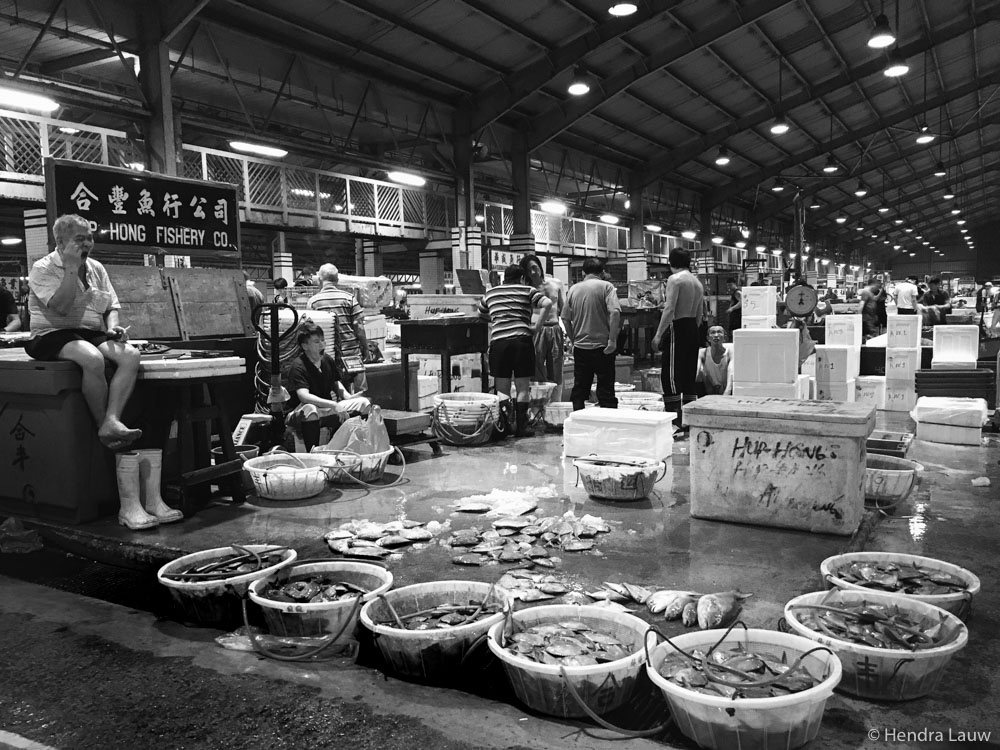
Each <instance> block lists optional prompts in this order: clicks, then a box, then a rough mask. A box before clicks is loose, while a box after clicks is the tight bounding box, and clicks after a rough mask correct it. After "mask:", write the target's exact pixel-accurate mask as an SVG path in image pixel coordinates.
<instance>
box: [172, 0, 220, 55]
mask: <svg viewBox="0 0 1000 750" xmlns="http://www.w3.org/2000/svg"><path fill="white" fill-rule="evenodd" d="M208 3H209V0H197V2H195V4H194V5H193V6H192V7H191V9H190V10H189V11H188V12H187V13H185V14H184V15H183V16H181V18H180V19H179V20H178V21H177V23H175V24H174V25H173V26H172V27H171V28H170V29H168V30H167V32H166V33H165V34H164V35H163V39H162V40H161V41H162V42H163V43H164V44H170V42H171V41H173V38H174V37H175V36H177V35H178V34H179V33H180V32H181V30H182V29H183V28H184V27H185V26H187V25H188V24H189V23H191V21H192V20H194V17H195V16H197V15H198V14H199V13H200V12H201V11H202V9H203V8H204V7H205V6H206V5H208Z"/></svg>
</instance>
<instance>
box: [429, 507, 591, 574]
mask: <svg viewBox="0 0 1000 750" xmlns="http://www.w3.org/2000/svg"><path fill="white" fill-rule="evenodd" d="M610 531H611V526H610V525H608V523H607V522H606V521H605V520H604V519H602V518H598V517H597V516H591V515H585V516H583V517H582V518H577V517H576V515H574V513H573V511H567V512H566V513H564V514H563V515H561V516H544V517H542V518H538V517H536V516H507V517H505V518H498V519H497V520H496V521H494V522H493V523H492V528H490V529H483V528H481V527H479V526H470V527H469V528H466V529H459V530H457V531H455V532H454V533H453V534H452V536H451V537H450V538H448V539H446V540H445V543H446V544H448V545H450V546H451V547H452V548H453V549H454V548H463V549H465V552H464V553H463V554H460V555H456V556H455V557H453V558H452V562H453V563H455V564H456V565H487V564H490V563H493V562H500V563H520V564H525V565H540V566H542V567H546V568H553V567H555V566H556V565H558V564H559V563H560V562H561V561H562V560H561V559H560V558H559V557H556V556H553V555H552V554H550V550H551V551H561V552H589V551H590V550H593V549H594V546H595V544H596V541H595V537H596V536H597V535H598V534H606V533H608V532H610Z"/></svg>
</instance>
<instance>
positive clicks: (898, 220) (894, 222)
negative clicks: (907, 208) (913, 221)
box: [892, 216, 903, 224]
mask: <svg viewBox="0 0 1000 750" xmlns="http://www.w3.org/2000/svg"><path fill="white" fill-rule="evenodd" d="M892 223H893V224H902V223H903V220H902V218H900V217H898V216H897V217H896V218H895V219H893V220H892Z"/></svg>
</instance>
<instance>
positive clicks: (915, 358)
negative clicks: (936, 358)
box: [883, 315, 920, 411]
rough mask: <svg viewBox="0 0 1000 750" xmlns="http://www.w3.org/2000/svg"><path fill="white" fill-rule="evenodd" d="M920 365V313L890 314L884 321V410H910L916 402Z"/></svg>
mask: <svg viewBox="0 0 1000 750" xmlns="http://www.w3.org/2000/svg"><path fill="white" fill-rule="evenodd" d="M919 369H920V316H919V315H890V316H889V317H888V319H887V324H886V347H885V406H884V407H883V408H885V409H886V411H909V410H910V409H912V408H913V405H914V404H915V403H916V402H917V389H916V381H917V370H919Z"/></svg>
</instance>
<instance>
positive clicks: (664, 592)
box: [646, 589, 697, 615]
mask: <svg viewBox="0 0 1000 750" xmlns="http://www.w3.org/2000/svg"><path fill="white" fill-rule="evenodd" d="M680 596H697V594H695V593H694V592H693V591H680V590H677V589H659V590H658V591H654V592H653V593H652V594H650V595H649V596H648V597H647V598H646V607H647V608H648V609H649V611H650V612H652V613H653V614H654V615H658V614H660V612H663V611H664V610H665V609H666V608H667V607H668V606H670V604H671V603H672V602H673V601H674V599H677V598H678V597H680Z"/></svg>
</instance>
